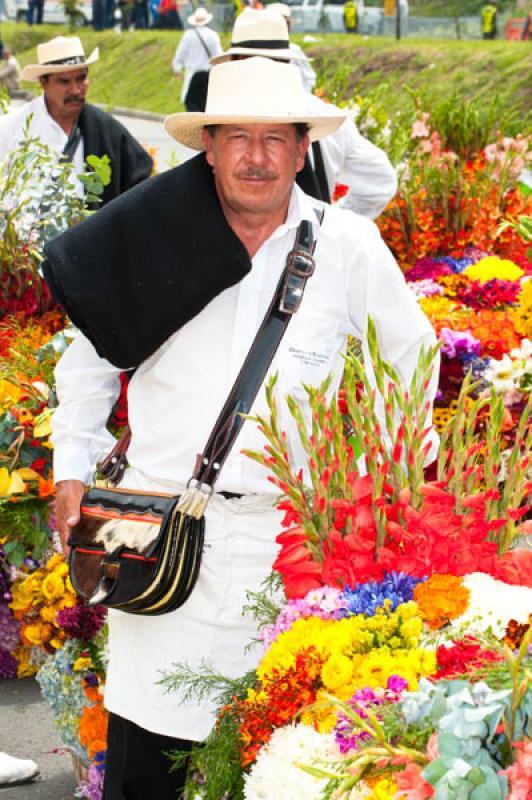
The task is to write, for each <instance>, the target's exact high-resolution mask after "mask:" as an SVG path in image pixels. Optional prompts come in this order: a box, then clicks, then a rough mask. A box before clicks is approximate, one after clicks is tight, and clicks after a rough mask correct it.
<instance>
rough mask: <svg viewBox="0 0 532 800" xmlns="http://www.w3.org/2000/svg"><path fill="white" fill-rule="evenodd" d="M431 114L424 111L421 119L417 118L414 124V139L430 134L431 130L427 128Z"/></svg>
mask: <svg viewBox="0 0 532 800" xmlns="http://www.w3.org/2000/svg"><path fill="white" fill-rule="evenodd" d="M428 118H429V115H428V114H427V113H423V114H422V115H421V119H416V121H415V122H414V124H413V125H412V139H423V138H424V137H425V136H430V131H429V129H428V128H427V121H428Z"/></svg>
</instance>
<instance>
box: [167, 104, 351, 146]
mask: <svg viewBox="0 0 532 800" xmlns="http://www.w3.org/2000/svg"><path fill="white" fill-rule="evenodd" d="M345 119H346V115H345V114H327V115H323V116H310V115H308V114H307V115H305V114H294V116H293V117H291V116H288V115H284V116H280V115H279V116H264V117H258V116H257V115H254V116H248V117H247V116H245V115H239V116H235V115H233V116H231V115H227V114H205V113H202V112H200V111H190V112H188V113H182V114H172V115H171V116H169V117H166V119H165V121H164V127H165V128H166V130H167V131H168V133H169V134H170V136H172V137H173V138H174V139H176V140H177V141H178V142H180V143H181V144H184V145H186V147H190V148H192V150H204V149H205V148H204V146H203V141H202V131H203V128H205V126H206V125H269V124H272V125H289V124H295V123H298V122H302V123H305V124H306V125H308V126H309V138H310V141H311V142H315V141H318V139H324V138H325V137H326V136H329V134H331V133H334V131H335V130H337V129H338V128H339V127H340V125H341V124H342V123H343V122H344V121H345Z"/></svg>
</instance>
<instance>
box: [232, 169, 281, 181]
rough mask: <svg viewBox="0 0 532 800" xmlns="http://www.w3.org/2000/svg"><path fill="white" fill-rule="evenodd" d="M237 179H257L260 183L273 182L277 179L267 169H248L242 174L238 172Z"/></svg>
mask: <svg viewBox="0 0 532 800" xmlns="http://www.w3.org/2000/svg"><path fill="white" fill-rule="evenodd" d="M237 178H258V179H259V180H261V181H274V180H275V179H276V178H277V175H276V174H275V173H274V172H270V171H269V170H267V169H260V168H259V167H248V168H247V169H245V170H243V171H242V172H239V173H238V175H237Z"/></svg>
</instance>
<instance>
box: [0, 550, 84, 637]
mask: <svg viewBox="0 0 532 800" xmlns="http://www.w3.org/2000/svg"><path fill="white" fill-rule="evenodd" d="M11 591H12V595H13V599H12V600H11V603H10V604H9V605H10V607H11V609H12V611H13V613H14V616H15V617H16V618H17V619H19V620H20V621H21V623H22V628H21V636H22V642H23V643H24V644H25V645H26V646H27V647H35V646H36V647H42V648H43V649H45V650H46V651H47V652H53V650H57V649H59V648H60V647H62V646H63V643H64V641H65V635H64V633H63V631H62V629H61V628H60V627H59V625H57V623H56V614H57V612H58V611H61V610H62V609H63V608H71V607H72V606H74V605H75V604H76V594H75V592H74V589H73V587H72V584H71V583H70V578H69V577H68V566H67V564H66V563H65V560H64V558H63V556H61V555H59V554H56V555H54V556H52V557H51V558H50V559H49V560H48V562H47V563H46V565H45V566H44V567H41V568H40V569H37V570H35V572H32V573H31V574H30V575H28V576H26V577H23V578H19V579H18V580H16V581H15V583H14V584H13V586H12V589H11Z"/></svg>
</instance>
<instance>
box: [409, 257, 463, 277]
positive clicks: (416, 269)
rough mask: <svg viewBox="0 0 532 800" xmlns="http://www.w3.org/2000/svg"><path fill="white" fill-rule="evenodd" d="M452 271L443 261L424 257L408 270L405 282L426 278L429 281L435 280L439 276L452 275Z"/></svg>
mask: <svg viewBox="0 0 532 800" xmlns="http://www.w3.org/2000/svg"><path fill="white" fill-rule="evenodd" d="M452 274H453V269H452V268H451V267H450V266H449V264H446V263H445V262H443V261H440V260H439V259H436V258H430V257H429V256H424V257H423V258H419V259H418V260H417V261H416V263H415V264H414V266H413V267H412V269H409V270H408V272H407V273H406V279H407V281H409V282H410V281H421V280H424V279H426V278H430V279H431V280H435V279H436V278H439V277H440V276H441V275H452Z"/></svg>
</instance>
